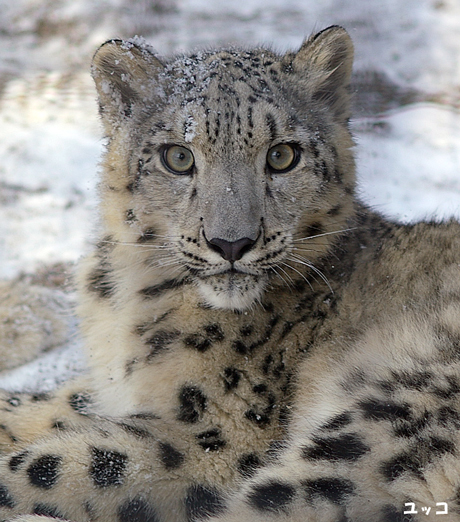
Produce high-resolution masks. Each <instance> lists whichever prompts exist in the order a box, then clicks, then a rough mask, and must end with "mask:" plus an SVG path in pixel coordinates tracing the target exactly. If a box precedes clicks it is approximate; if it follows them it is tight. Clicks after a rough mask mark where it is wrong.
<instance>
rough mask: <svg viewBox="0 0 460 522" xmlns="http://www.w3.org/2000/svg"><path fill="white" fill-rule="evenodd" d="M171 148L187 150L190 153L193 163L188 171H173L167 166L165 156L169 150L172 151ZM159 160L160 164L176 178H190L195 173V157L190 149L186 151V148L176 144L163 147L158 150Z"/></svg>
mask: <svg viewBox="0 0 460 522" xmlns="http://www.w3.org/2000/svg"><path fill="white" fill-rule="evenodd" d="M173 147H180V148H181V149H185V150H188V151H189V152H190V154H191V155H192V158H193V163H192V166H191V167H190V168H189V169H188V170H175V169H173V168H172V167H171V166H170V165H169V164H168V161H167V160H166V155H167V154H168V151H169V150H170V149H172V148H173ZM160 158H161V163H162V165H163V167H164V168H165V169H166V170H168V171H169V172H171V173H172V174H174V175H176V176H190V175H192V174H193V172H194V171H195V156H194V155H193V152H192V151H191V150H190V149H188V148H187V147H184V146H183V145H178V144H177V143H171V144H169V145H163V146H162V147H161V149H160Z"/></svg>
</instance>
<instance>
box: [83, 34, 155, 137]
mask: <svg viewBox="0 0 460 522" xmlns="http://www.w3.org/2000/svg"><path fill="white" fill-rule="evenodd" d="M163 69H164V65H163V64H162V63H161V62H160V60H158V58H156V57H155V55H154V54H153V53H152V51H151V50H150V49H148V48H147V47H146V46H142V45H138V44H137V43H136V44H135V43H133V42H131V41H123V40H109V41H108V42H106V43H104V44H103V45H101V47H99V49H98V50H97V51H96V53H95V55H94V57H93V62H92V64H91V74H92V77H93V79H94V82H95V84H96V90H97V93H98V99H99V110H100V114H101V116H102V119H103V122H104V124H109V128H110V127H111V128H112V129H113V126H114V125H115V126H116V127H118V126H119V125H120V124H122V123H123V121H124V120H126V119H130V118H131V117H132V116H133V114H134V113H135V112H136V108H138V107H141V104H142V105H145V104H147V105H148V104H149V102H152V100H154V99H155V97H157V98H158V96H159V93H158V75H159V73H160V72H161V71H162V70H163Z"/></svg>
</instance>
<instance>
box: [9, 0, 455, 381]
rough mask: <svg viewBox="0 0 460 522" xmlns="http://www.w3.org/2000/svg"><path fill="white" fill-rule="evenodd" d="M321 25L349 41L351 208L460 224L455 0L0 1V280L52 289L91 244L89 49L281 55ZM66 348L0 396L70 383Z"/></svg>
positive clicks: (94, 142) (94, 132) (96, 147)
mask: <svg viewBox="0 0 460 522" xmlns="http://www.w3.org/2000/svg"><path fill="white" fill-rule="evenodd" d="M331 24H340V25H342V26H344V27H345V28H346V29H347V30H348V31H349V33H350V34H351V36H352V38H353V40H354V42H355V48H356V66H355V75H354V79H353V90H354V93H355V97H354V117H353V122H352V128H353V131H354V134H355V137H356V152H357V157H358V174H359V183H360V194H361V197H362V199H363V200H364V201H366V202H367V203H369V204H371V205H373V206H374V207H376V208H377V209H379V210H380V211H381V212H383V213H385V214H387V215H388V216H390V217H392V218H395V219H398V220H402V221H405V222H409V221H413V220H416V219H421V218H436V219H441V218H443V217H447V216H451V215H455V216H457V217H460V168H459V167H460V112H459V108H460V0H384V1H382V0H288V1H282V0H244V1H243V2H242V1H238V2H236V1H234V2H232V1H230V0H228V1H227V2H223V1H222V0H14V1H12V0H0V279H13V278H18V279H22V280H25V281H26V282H33V283H34V282H35V283H39V284H43V285H46V286H48V287H59V288H65V285H66V281H67V280H68V279H69V275H70V274H71V273H72V272H73V267H74V264H75V263H76V261H78V259H79V257H80V256H81V255H82V254H83V253H84V252H85V251H86V250H87V249H88V248H89V246H90V242H91V239H92V227H93V223H94V221H95V207H96V203H97V195H96V183H97V176H96V174H97V169H98V166H97V165H98V159H99V157H100V153H101V150H102V147H103V140H102V138H101V130H100V126H99V122H98V118H97V108H96V103H95V92H94V88H93V85H92V81H91V78H90V75H89V66H90V62H91V57H92V55H93V53H94V51H95V50H96V48H97V47H98V46H99V45H100V44H101V43H103V42H104V41H105V40H107V39H109V38H113V37H118V38H120V37H121V38H129V37H132V36H135V35H140V36H143V37H144V38H145V39H146V40H148V41H149V42H150V43H151V44H152V45H153V47H154V48H155V49H156V50H157V51H158V53H160V55H161V54H163V55H167V54H170V53H178V52H179V53H180V52H183V51H188V50H191V49H196V48H202V47H209V46H226V45H231V44H235V45H238V46H245V45H259V44H268V45H270V46H272V47H273V48H274V49H276V50H278V51H285V50H287V49H295V48H298V47H299V46H300V45H301V43H302V41H303V39H304V38H305V37H306V36H308V35H310V34H311V33H312V32H315V31H318V30H320V29H322V28H324V27H327V26H328V25H331ZM78 342H79V341H78V337H76V336H75V335H74V336H72V341H71V342H70V344H68V345H67V347H64V349H63V350H64V351H62V350H61V351H58V352H57V355H56V353H54V354H53V353H52V354H46V355H45V359H41V360H40V361H39V362H38V363H35V362H34V363H30V364H29V365H28V366H27V368H26V369H20V370H19V373H18V372H16V373H14V372H13V374H11V375H9V376H7V379H6V381H5V380H4V381H2V386H8V385H9V386H12V387H13V388H16V387H17V386H29V385H33V384H31V383H32V381H33V380H34V379H35V377H34V376H36V375H38V381H39V386H41V387H44V388H47V387H49V386H53V385H54V384H55V382H57V381H58V380H62V379H63V378H65V376H66V374H68V375H72V372H78V371H79V370H80V369H81V367H82V363H81V359H79V358H78V356H77V355H75V354H77V352H78V346H77V349H76V348H75V346H76V345H78ZM58 361H59V364H58ZM8 383H9V384H8Z"/></svg>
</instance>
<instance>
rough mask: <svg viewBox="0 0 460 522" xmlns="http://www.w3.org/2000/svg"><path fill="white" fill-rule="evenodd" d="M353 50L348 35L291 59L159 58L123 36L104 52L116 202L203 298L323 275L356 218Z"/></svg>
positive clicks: (252, 294) (247, 55) (101, 79)
mask: <svg viewBox="0 0 460 522" xmlns="http://www.w3.org/2000/svg"><path fill="white" fill-rule="evenodd" d="M351 54H352V50H351V48H350V43H349V39H346V40H345V39H341V38H340V36H337V37H336V38H335V40H334V41H333V43H332V45H329V46H328V47H327V48H326V46H323V45H319V44H315V40H314V39H312V40H310V41H308V42H306V43H305V44H304V46H303V47H302V48H301V49H300V51H299V52H298V53H296V54H289V53H288V54H286V55H284V56H277V55H275V54H274V53H271V52H269V51H267V50H259V51H258V50H256V51H250V52H248V51H239V50H226V51H218V52H215V51H214V52H209V53H198V54H195V55H192V56H189V57H186V58H183V57H179V58H175V59H173V60H171V61H169V62H166V63H163V62H161V61H160V60H159V59H158V58H156V57H155V56H154V55H153V53H152V52H151V51H150V50H149V49H148V48H147V47H145V46H141V45H139V44H138V43H134V42H133V43H130V44H126V43H121V42H117V41H111V42H108V43H107V44H105V45H104V46H103V47H102V48H101V49H100V50H99V51H98V53H97V54H96V56H95V60H94V66H93V76H94V78H95V80H96V85H97V86H98V90H99V96H100V101H101V107H103V109H102V111H101V112H102V116H103V120H104V122H105V126H106V130H107V132H108V134H109V136H110V139H111V142H110V143H109V153H108V158H109V159H108V161H109V162H110V163H111V171H112V179H108V180H106V182H107V184H110V185H113V184H114V179H115V180H116V181H117V190H118V191H119V192H124V194H123V197H124V199H123V202H122V203H119V204H118V208H120V210H122V212H123V213H124V216H126V215H129V216H130V220H129V221H130V223H129V226H132V225H133V222H135V223H136V227H137V229H138V230H139V231H140V233H141V235H140V236H139V237H141V238H142V239H137V241H138V242H139V241H141V242H143V243H144V244H146V243H149V242H151V243H155V244H157V246H158V248H160V247H161V248H162V249H163V252H164V267H169V268H170V269H171V270H173V269H174V270H175V271H176V273H175V277H176V276H177V277H187V278H189V279H191V280H193V281H194V282H195V283H196V287H197V289H198V292H199V293H200V295H201V297H202V298H203V299H204V301H205V303H206V304H207V305H209V306H212V307H217V308H226V309H234V310H244V309H246V308H248V307H250V306H251V305H252V304H253V303H254V302H256V301H258V300H260V299H261V297H262V295H263V293H264V290H265V288H267V286H273V285H277V284H290V283H291V282H292V280H293V279H298V277H299V274H300V275H301V277H303V278H306V279H308V277H309V275H308V274H311V275H313V276H317V275H318V274H317V273H316V274H315V271H316V268H315V266H314V262H315V260H317V259H318V258H319V257H321V256H322V255H324V253H325V252H326V251H327V249H328V248H329V246H330V243H331V241H332V240H333V239H334V236H335V235H337V233H338V232H340V231H341V230H343V229H344V228H346V220H347V216H348V215H349V213H350V209H351V199H352V198H351V194H352V192H353V185H354V179H353V176H354V174H353V172H354V169H353V159H352V156H351V152H350V147H351V144H352V143H351V138H350V135H349V132H348V128H347V120H348V90H347V89H348V82H349V78H350V71H351V59H352V57H351ZM331 93H333V94H331ZM112 148H113V150H117V151H118V153H117V155H116V157H115V155H113V154H112V155H111V154H110V151H111V149H112ZM120 148H121V149H122V150H124V151H125V152H126V155H125V157H124V158H123V159H122V160H121V159H120V153H119V151H120ZM156 259H157V261H156V262H157V263H158V258H156ZM319 276H320V275H319Z"/></svg>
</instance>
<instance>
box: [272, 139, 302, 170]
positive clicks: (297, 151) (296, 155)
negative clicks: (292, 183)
mask: <svg viewBox="0 0 460 522" xmlns="http://www.w3.org/2000/svg"><path fill="white" fill-rule="evenodd" d="M278 145H288V146H289V147H291V149H292V150H293V152H294V158H293V160H292V161H291V163H290V165H289V167H286V168H285V169H282V170H278V169H275V168H273V167H272V166H271V165H270V164H269V163H268V161H267V162H266V168H267V170H268V172H270V174H284V173H286V172H289V171H291V170H293V169H295V168H296V167H297V165H298V164H299V161H300V156H301V153H302V149H301V147H300V145H299V144H298V143H291V142H281V143H277V144H276V145H272V146H271V147H270V148H269V149H268V151H267V157H268V153H269V152H270V151H271V150H272V149H273V148H274V147H277V146H278Z"/></svg>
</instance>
